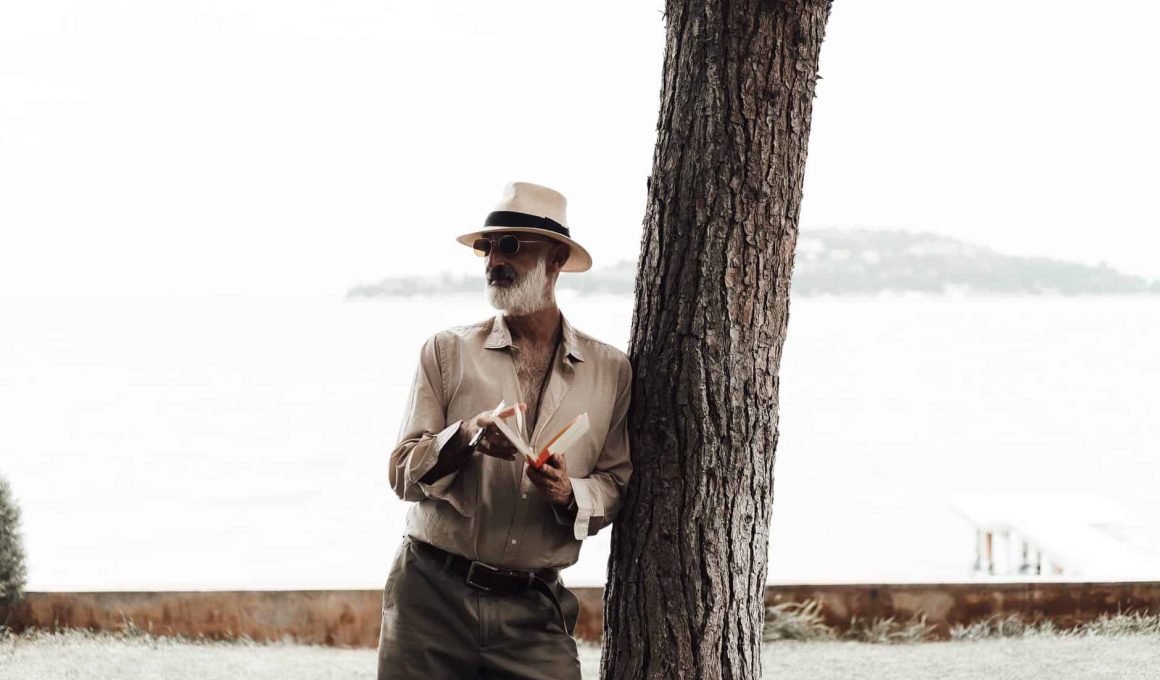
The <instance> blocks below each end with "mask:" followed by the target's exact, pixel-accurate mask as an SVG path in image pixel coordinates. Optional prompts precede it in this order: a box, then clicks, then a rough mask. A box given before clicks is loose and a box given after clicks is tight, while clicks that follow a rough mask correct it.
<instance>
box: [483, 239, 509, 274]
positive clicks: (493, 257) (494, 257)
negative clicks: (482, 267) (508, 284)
mask: <svg viewBox="0 0 1160 680" xmlns="http://www.w3.org/2000/svg"><path fill="white" fill-rule="evenodd" d="M501 264H507V257H505V256H504V254H503V253H501V252H500V250H499V248H497V247H495V246H494V245H493V246H492V248H491V252H489V253H488V254H487V270H488V271H491V270H492V269H493V268H495V267H498V266H499V265H501Z"/></svg>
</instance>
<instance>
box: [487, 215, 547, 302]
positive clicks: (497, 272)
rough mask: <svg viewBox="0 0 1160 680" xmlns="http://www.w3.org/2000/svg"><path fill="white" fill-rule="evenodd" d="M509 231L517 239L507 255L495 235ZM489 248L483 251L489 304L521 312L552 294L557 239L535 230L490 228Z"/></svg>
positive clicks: (499, 236) (502, 234)
mask: <svg viewBox="0 0 1160 680" xmlns="http://www.w3.org/2000/svg"><path fill="white" fill-rule="evenodd" d="M505 233H510V234H511V235H512V236H514V237H515V238H517V239H519V240H520V241H521V243H520V247H519V249H518V250H517V251H516V252H515V253H514V254H511V255H507V254H505V253H504V252H503V251H502V250H500V248H499V239H500V238H501V237H502V236H504V234H505ZM487 238H489V239H492V241H493V243H492V247H491V252H489V253H488V255H487V266H486V269H485V271H484V273H485V277H486V287H487V298H488V301H489V302H490V303H491V305H492V306H493V307H495V308H496V309H503V310H507V311H509V312H513V313H516V314H525V313H530V312H533V311H536V310H538V309H541V308H543V307H544V306H546V305H547V304H548V302H549V301H550V300H551V299H552V298H553V296H552V292H553V290H554V288H555V275H556V274H557V273H558V272H559V271H560V268H561V267H562V266H563V262H562V261H561V259H562V257H561V256H562V253H559V252H557V251H555V249H554V248H553V246H554V244H556V243H558V242H557V241H553V240H551V239H548V238H545V237H543V236H540V235H539V234H525V233H520V232H494V233H490V234H488V235H487Z"/></svg>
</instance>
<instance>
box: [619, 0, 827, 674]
mask: <svg viewBox="0 0 1160 680" xmlns="http://www.w3.org/2000/svg"><path fill="white" fill-rule="evenodd" d="M830 4H831V3H830V0H798V1H790V0H785V1H780V2H778V1H773V2H756V1H744V0H738V1H733V2H730V1H728V0H724V1H713V0H668V2H667V7H666V11H665V14H666V19H667V40H666V47H665V62H664V75H663V84H662V89H661V107H660V117H659V120H658V123H657V143H656V150H655V152H654V155H653V169H652V176H651V177H650V179H649V184H648V205H647V209H646V213H645V221H644V236H643V238H642V242H641V254H640V259H639V261H638V264H637V281H636V308H635V313H634V315H633V321H632V335H631V340H630V344H629V355H630V357H631V360H632V366H633V369H634V376H635V379H634V384H633V390H632V408H631V411H630V415H629V431H630V437H631V440H630V441H631V446H632V456H633V463H634V472H633V477H632V480H631V482H630V484H629V489H628V492H627V495H626V498H625V502H624V505H623V507H622V508H621V510H620V514H619V515H618V516H617V519H616V523H615V525H614V528H613V532H612V558H611V561H610V565H611V568H610V574H609V583H608V588H607V590H606V600H605V618H604V655H603V661H602V673H603V676H604V677H605V678H615V679H617V680H619V679H620V678H646V677H647V678H655V677H668V678H698V679H699V678H756V677H759V676H760V674H761V658H760V646H761V628H762V623H763V620H764V613H765V612H764V601H763V591H764V586H765V577H766V566H767V554H768V549H767V544H768V538H769V520H770V514H771V510H772V506H773V470H774V452H775V450H776V447H777V438H778V396H777V395H778V367H779V365H780V362H781V349H782V345H783V343H784V340H785V332H786V323H787V321H788V319H789V284H790V273H791V271H792V268H793V255H794V247H795V245H796V243H797V221H798V214H799V212H800V206H801V198H802V178H803V174H804V169H805V162H806V143H807V140H808V138H809V130H810V114H811V112H812V108H813V98H814V88H815V84H816V80H817V77H818V75H817V70H818V69H817V65H818V53H819V50H820V48H821V43H822V38H823V35H824V31H825V25H826V20H827V19H828V18H829V13H830Z"/></svg>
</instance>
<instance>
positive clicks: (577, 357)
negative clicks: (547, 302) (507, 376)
mask: <svg viewBox="0 0 1160 680" xmlns="http://www.w3.org/2000/svg"><path fill="white" fill-rule="evenodd" d="M560 325H561V327H562V335H563V339H562V340H563V345H564V356H565V357H571V358H572V361H573V362H576V361H584V357H583V355H581V354H580V343H579V342H578V341H577V338H576V329H575V328H573V327H572V324H570V323H568V317H566V316H564V314H563V313H561V314H560ZM483 346H484V347H486V348H488V349H503V348H504V347H512V346H513V344H512V334H511V331H510V330H509V329H508V325H507V321H506V320H505V319H504V314H503V312H500V313H498V314H496V315H495V321H494V322H493V323H492V325H491V334H490V335H489V336H487V340H486V341H484V343H483Z"/></svg>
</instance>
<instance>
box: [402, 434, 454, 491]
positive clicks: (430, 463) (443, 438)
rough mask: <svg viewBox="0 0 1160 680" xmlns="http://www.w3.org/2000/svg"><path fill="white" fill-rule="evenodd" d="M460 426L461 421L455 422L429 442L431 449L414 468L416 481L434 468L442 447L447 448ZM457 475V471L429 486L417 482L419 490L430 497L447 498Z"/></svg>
mask: <svg viewBox="0 0 1160 680" xmlns="http://www.w3.org/2000/svg"><path fill="white" fill-rule="evenodd" d="M462 424H463V421H462V420H457V421H455V422H454V423H451V424H450V425H448V426H447V427H445V428H443V429H442V430H440V431H439V434H437V435H435V441H433V442H431V447H430V448H428V449H427V458H426V460H424V461H423V462H421V463H420V464H419V465H417V466H416V467H415V472H414V474H415V479H416V480H419V479H422V478H423V475H425V474H427V473H428V472H430V471H431V468H433V467H435V464H436V463H438V462H439V456H440V455H442V453H443V447H445V446H447V442H449V441H451V438H452V437H454V436H455V433H456V432H458V431H459V427H460V425H462ZM458 474H459V471H458V470H456V471H454V472H449V473H447V474H445V475H443V476H442V477H440V478H439V479H436V480H435V481H434V482H431V483H430V484H424V483H423V482H418V484H419V488H420V489H422V490H423V493H425V494H427V495H428V496H430V497H435V498H445V497H446V496H447V490H448V489H449V488H451V483H452V482H454V481H455V477H456V476H457V475H458Z"/></svg>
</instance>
